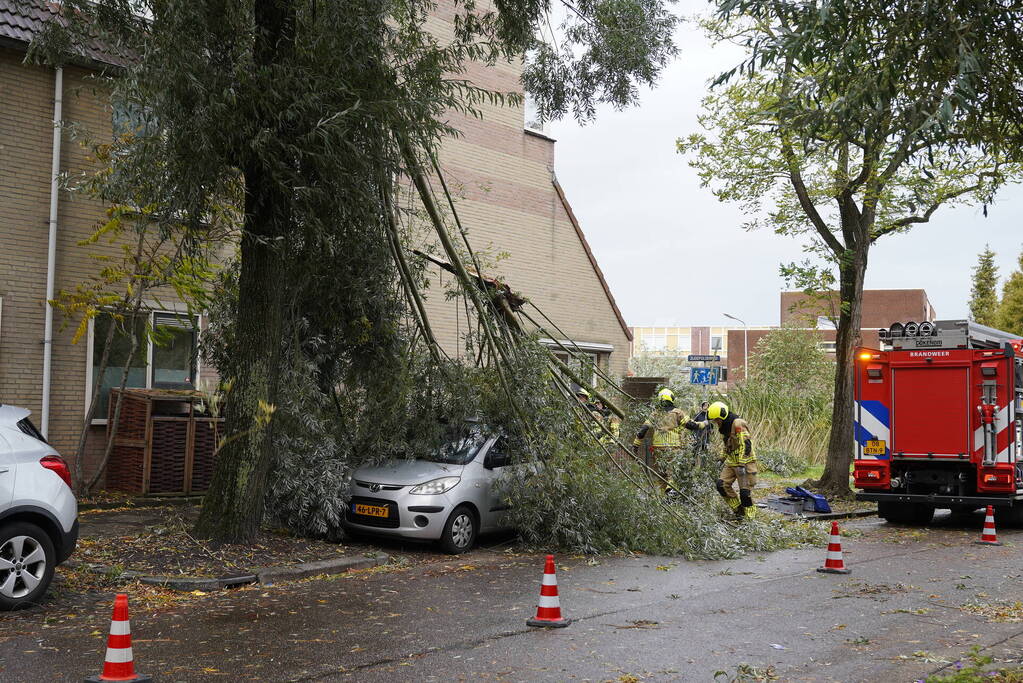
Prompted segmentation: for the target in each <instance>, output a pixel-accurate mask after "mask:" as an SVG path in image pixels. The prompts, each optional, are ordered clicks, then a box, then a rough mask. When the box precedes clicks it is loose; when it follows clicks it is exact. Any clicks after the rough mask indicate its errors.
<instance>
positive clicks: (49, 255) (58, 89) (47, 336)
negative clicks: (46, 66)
mask: <svg viewBox="0 0 1023 683" xmlns="http://www.w3.org/2000/svg"><path fill="white" fill-rule="evenodd" d="M63 95H64V69H63V68H62V67H59V66H58V67H57V69H56V73H55V77H54V81H53V151H52V153H51V155H52V166H51V170H50V220H49V228H50V236H49V241H48V242H47V245H46V302H45V303H46V323H45V325H44V328H43V407H42V413H41V415H40V419H39V422H40V424H39V429H40V431H41V432H42V433H43V436H49V430H50V373H51V366H52V362H53V306H51V305H50V301H51V300H52V299H53V283H54V279H55V275H56V269H57V206H58V199H59V192H60V187H59V185H60V182H59V181H60V139H61V130H60V126H61V120H62V118H63Z"/></svg>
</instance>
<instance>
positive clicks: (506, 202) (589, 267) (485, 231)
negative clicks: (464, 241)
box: [424, 0, 629, 374]
mask: <svg viewBox="0 0 1023 683" xmlns="http://www.w3.org/2000/svg"><path fill="white" fill-rule="evenodd" d="M452 5H453V3H452V2H451V1H450V0H445V1H444V2H441V3H440V7H439V9H438V12H437V13H436V14H435V15H434V17H433V19H432V20H431V27H432V29H433V30H434V31H435V33H437V34H438V35H440V36H446V35H450V31H451V26H450V23H449V22H450V18H451V16H452V15H451V11H452ZM521 69H522V65H521V63H520V62H518V61H515V62H513V63H502V64H498V65H496V66H494V67H488V68H483V67H481V66H479V65H474V66H471V67H470V68H469V70H468V72H467V77H468V78H469V79H470V80H472V81H473V82H474V83H476V84H477V85H481V86H484V87H487V88H490V89H493V90H498V91H501V92H517V93H519V94H522V86H521V84H520V82H519V76H520V74H521ZM481 109H482V114H483V116H482V118H481V119H478V118H474V117H467V116H463V115H460V114H455V113H452V114H451V115H450V117H449V119H448V121H449V122H450V123H451V124H452V125H453V126H454V127H456V128H457V129H458V130H459V131H461V135H460V136H459V137H457V138H453V139H450V140H447V141H446V142H445V143H444V145H443V148H442V150H441V153H440V163H441V167H442V168H443V170H444V174H445V178H446V180H447V182H448V184H449V185H451V187H452V190H453V192H454V194H455V195H456V196H457V201H456V208H457V211H458V214H459V217H460V218H461V221H462V223H463V225H464V226H465V227H466V228H467V229H468V232H469V239H470V240H471V243H472V245H473V248H474V249H477V250H479V251H481V252H483V253H484V254H486V255H488V256H490V257H497V256H498V255H502V256H503V258H502V259H501V260H499V261H498V262H497V263H496V265H494V266H493V267H492V269H491V272H492V273H494V274H497V275H499V276H500V277H502V278H503V279H504V280H505V281H506V282H507V283H508V284H509V285H510V286H511V288H512V289H513V290H515V291H516V292H520V293H522V294H523V295H525V296H526V297H528V298H529V299H531V300H532V301H534V302H536V304H537V305H538V306H539V307H540V308H541V309H543V310H544V312H545V313H547V314H548V315H549V316H550V317H551V318H553V319H554V321H555V322H556V323H557V324H558V325H559V326H560V327H561V328H562V329H563V330H564V331H565V332H566V334H568V335H569V336H570V337H571V338H572V339H574V340H575V341H577V342H596V343H601V344H611V345H613V346H614V349H615V350H614V352H612V353H611V354H610V358H609V359H607V364H608V366H609V367H610V369H611V370H612V372H614V373H616V374H623V373H624V372H625V368H626V364H627V361H628V355H629V339H628V336H627V335H626V332H625V330H624V329H623V327H622V325H621V323H620V322H619V320H618V318H617V316H616V315H615V311H614V308H613V306H612V303H611V301H610V300H609V299H608V296H607V294H606V293H605V291H604V289H603V286H602V285H601V281H600V279H599V278H598V277H597V274H596V272H595V270H594V267H593V264H592V263H591V261H590V258H589V256H588V255H587V253H586V248H585V246H584V244H583V242H582V241H581V240H580V238H579V236H578V234H577V233H576V229H575V227H574V226H573V224H572V219H571V218H570V216H569V207H567V206H565V204H564V203H563V202H562V201H561V199H560V197H559V195H558V193H557V191H556V189H555V187H554V182H553V165H554V141H553V140H550V139H548V138H545V137H543V136H540V135H535V134H532V133H530V132H526V131H525V130H524V129H523V124H524V121H525V115H524V112H523V109H522V107H521V106H511V105H505V106H501V105H496V104H485V105H481ZM564 189H565V191H566V193H567V194H568V195H569V196H570V195H571V189H572V188H564ZM583 227H584V228H585V226H583ZM424 235H427V237H425V239H427V240H430V238H429V237H428V233H427V232H426V231H425V230H424ZM449 282H450V276H449V275H447V274H446V273H443V272H439V271H435V272H434V276H433V282H432V287H431V290H432V291H429V292H428V293H427V294H428V299H427V307H428V309H429V312H430V315H431V320H432V321H433V325H434V328H435V332H436V333H437V336H438V337H439V339H440V341H441V342H442V343H443V344H444V345H445V347H446V349H447V350H448V352H449V353H451V354H452V355H459V354H461V353H463V352H464V349H463V346H464V344H463V342H462V336H463V335H464V334H465V333H466V331H467V329H468V327H469V325H470V322H471V321H470V320H467V318H466V313H465V309H464V306H463V305H462V304H461V303H459V302H457V301H445V300H444V296H443V290H444V288H445V287H446V286H447V285H448V284H449Z"/></svg>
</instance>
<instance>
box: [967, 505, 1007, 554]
mask: <svg viewBox="0 0 1023 683" xmlns="http://www.w3.org/2000/svg"><path fill="white" fill-rule="evenodd" d="M974 543H976V544H977V545H1001V543H999V542H998V534H996V533H995V509H994V508H993V507H992V506H990V505H988V506H987V516H986V517H984V530H983V531H981V532H980V540H979V541H974Z"/></svg>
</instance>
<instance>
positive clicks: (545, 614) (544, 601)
mask: <svg viewBox="0 0 1023 683" xmlns="http://www.w3.org/2000/svg"><path fill="white" fill-rule="evenodd" d="M570 623H572V620H571V619H565V618H564V617H562V616H561V601H560V600H559V599H558V577H557V575H556V574H555V573H554V556H553V555H548V556H547V562H546V563H544V567H543V582H542V583H541V584H540V601H539V602H538V603H536V616H535V617H533V618H532V619H529V620H528V621H526V624H527V625H528V626H543V627H555V628H564V627H565V626H568V625H569V624H570Z"/></svg>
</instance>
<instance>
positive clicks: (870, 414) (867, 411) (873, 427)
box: [853, 401, 892, 460]
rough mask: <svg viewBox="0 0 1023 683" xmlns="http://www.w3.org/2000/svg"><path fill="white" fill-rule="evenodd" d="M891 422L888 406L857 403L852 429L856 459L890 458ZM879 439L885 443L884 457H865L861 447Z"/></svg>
mask: <svg viewBox="0 0 1023 683" xmlns="http://www.w3.org/2000/svg"><path fill="white" fill-rule="evenodd" d="M890 427H891V420H890V418H889V415H888V406H886V405H885V404H883V403H881V402H880V401H857V402H856V418H855V422H854V423H853V429H854V431H855V433H856V443H857V444H859V447H858V448H857V449H856V457H857V458H859V459H861V460H888V459H889V458H891V455H892V452H891V430H890ZM876 439H880V440H882V441H884V442H885V449H884V455H866V454H865V453H864V452H863V447H864V446H866V445H867V441H870V440H876Z"/></svg>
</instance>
